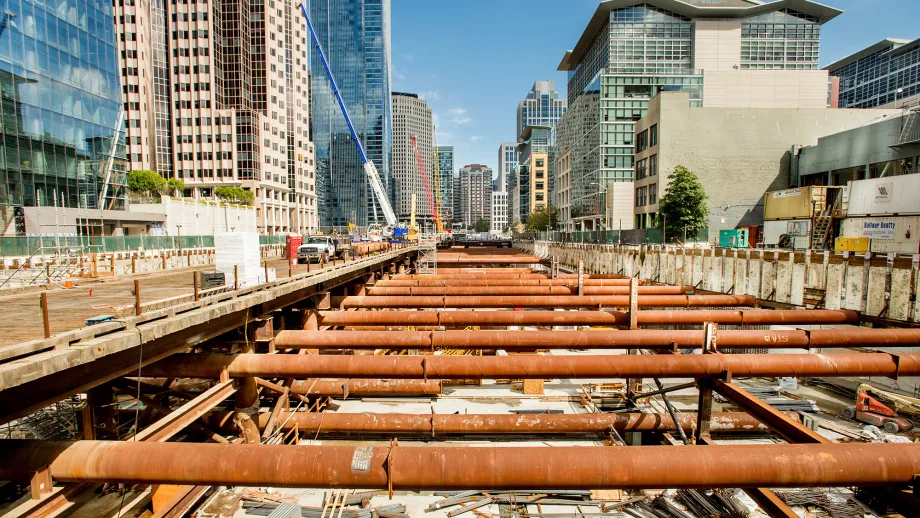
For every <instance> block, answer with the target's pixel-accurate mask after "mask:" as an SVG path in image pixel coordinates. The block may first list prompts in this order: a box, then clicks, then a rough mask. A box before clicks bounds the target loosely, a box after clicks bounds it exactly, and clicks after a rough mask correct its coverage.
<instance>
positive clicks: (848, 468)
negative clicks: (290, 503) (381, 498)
mask: <svg viewBox="0 0 920 518" xmlns="http://www.w3.org/2000/svg"><path fill="white" fill-rule="evenodd" d="M0 456H2V458H3V459H4V462H3V464H2V465H0V479H3V480H23V479H25V480H28V479H29V478H30V477H31V476H32V475H33V474H34V473H35V472H37V471H39V470H42V469H44V468H45V467H47V468H48V471H49V474H50V475H51V477H52V478H53V479H55V480H59V481H61V482H124V483H130V484H183V485H228V486H274V487H315V488H354V487H361V488H367V489H386V488H392V489H394V490H448V489H478V490H489V489H580V488H585V487H590V488H597V489H601V488H622V489H634V488H635V489H639V488H716V487H811V486H816V487H825V486H872V485H889V486H890V485H896V484H909V483H911V482H912V481H913V480H914V477H915V475H916V474H917V473H920V446H918V445H915V444H753V445H750V444H748V445H730V446H726V445H719V446H706V447H705V448H702V447H700V448H693V447H685V448H674V447H671V446H631V447H629V448H608V447H600V446H598V447H583V446H568V447H567V446H558V447H552V448H548V447H533V446H530V447H526V446H525V447H520V446H517V447H514V446H510V447H509V446H503V447H476V446H437V447H434V446H432V447H429V446H393V447H368V446H362V447H354V446H286V445H267V444H200V443H199V444H196V443H181V442H165V443H148V442H131V441H74V442H57V441H35V440H21V439H8V440H4V441H0ZM362 459H363V460H364V461H363V462H362ZM362 464H363V465H364V466H366V468H364V467H363V466H362ZM677 466H688V467H692V469H675V467H677Z"/></svg>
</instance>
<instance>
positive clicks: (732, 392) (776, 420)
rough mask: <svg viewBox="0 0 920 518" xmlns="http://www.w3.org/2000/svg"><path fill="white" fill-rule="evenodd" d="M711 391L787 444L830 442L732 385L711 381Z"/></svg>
mask: <svg viewBox="0 0 920 518" xmlns="http://www.w3.org/2000/svg"><path fill="white" fill-rule="evenodd" d="M712 389H713V390H715V391H716V392H718V393H719V394H722V396H724V397H725V398H726V399H728V400H729V401H731V402H732V403H734V404H736V405H738V406H740V407H741V408H742V409H743V410H744V411H745V412H747V413H749V414H751V415H752V416H754V417H755V418H757V420H759V421H760V422H762V423H764V424H766V425H767V426H769V427H770V428H772V429H773V430H774V431H775V432H776V433H777V434H778V435H779V436H780V437H782V438H783V439H785V440H786V441H788V442H791V443H806V444H807V443H814V444H829V443H830V442H831V441H829V440H828V439H826V438H824V437H823V436H822V435H821V434H819V433H818V432H816V431H814V430H811V429H809V428H806V427H805V426H804V425H803V424H802V423H800V422H798V421H796V420H794V419H792V418H790V417H789V415H787V414H785V413H783V412H780V411H779V410H777V409H776V408H774V407H772V406H770V405H768V404H767V403H765V402H764V401H762V400H761V399H760V398H757V397H754V396H753V395H751V393H750V392H748V391H746V390H744V389H743V388H741V387H739V386H738V385H736V384H734V383H726V382H724V381H722V380H720V379H713V380H712Z"/></svg>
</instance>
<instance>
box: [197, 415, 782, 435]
mask: <svg viewBox="0 0 920 518" xmlns="http://www.w3.org/2000/svg"><path fill="white" fill-rule="evenodd" d="M265 415H266V414H263V415H262V416H260V421H265V420H266V419H267V418H266V417H265ZM678 419H679V422H680V424H681V427H682V428H683V429H684V430H688V431H689V430H692V429H693V428H694V426H695V424H696V415H695V414H687V413H685V414H681V415H680V416H679V418H678ZM209 420H210V421H214V420H217V422H222V421H224V420H225V416H224V415H223V414H220V415H212V416H210V417H209ZM279 421H281V422H286V423H287V424H286V427H288V428H290V427H293V426H294V425H296V426H297V428H298V429H299V430H300V431H301V432H304V433H311V434H313V433H319V432H322V433H365V434H367V433H375V434H404V433H424V434H431V435H436V434H465V435H474V434H484V435H490V434H522V435H526V434H573V433H606V432H607V431H608V430H609V429H610V427H611V426H612V427H614V428H615V429H616V430H617V431H618V432H660V431H670V430H676V429H677V427H676V426H675V425H674V420H673V419H672V418H671V416H669V415H668V414H650V413H640V412H634V413H621V414H542V415H532V414H523V415H517V414H430V415H426V414H370V413H353V414H346V413H340V412H325V413H322V414H319V413H315V412H282V413H281V414H280V416H279ZM711 430H712V431H714V432H717V433H733V432H735V433H739V432H740V433H751V432H769V431H770V428H769V427H767V426H766V425H764V424H763V423H761V422H760V421H758V420H757V419H755V418H753V417H751V416H750V415H748V414H746V413H744V412H715V413H713V415H712V422H711Z"/></svg>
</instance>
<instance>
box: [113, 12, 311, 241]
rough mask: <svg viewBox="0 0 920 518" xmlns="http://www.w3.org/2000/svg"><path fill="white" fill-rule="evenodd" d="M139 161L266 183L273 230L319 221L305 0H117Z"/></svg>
mask: <svg viewBox="0 0 920 518" xmlns="http://www.w3.org/2000/svg"><path fill="white" fill-rule="evenodd" d="M115 20H116V28H117V32H118V35H119V43H118V47H119V51H120V56H121V61H120V64H121V76H122V83H123V90H124V93H125V100H124V108H125V121H126V123H127V124H126V127H127V144H128V159H129V162H130V168H131V169H132V170H136V169H152V170H155V171H158V172H159V173H160V174H161V175H162V176H164V177H166V178H179V179H181V180H182V181H183V182H184V183H185V185H186V195H188V196H191V197H194V198H205V199H208V198H214V197H215V196H216V189H217V188H219V187H230V186H232V187H242V188H244V189H247V190H250V191H253V193H254V194H255V207H256V215H257V216H256V218H257V225H258V228H259V230H260V231H261V232H263V233H266V234H276V233H284V232H289V231H298V232H312V231H314V230H316V229H317V206H316V192H315V173H314V167H315V166H314V158H313V145H312V143H311V142H310V135H309V132H308V129H307V126H308V122H309V119H310V115H309V96H310V89H309V81H308V78H309V74H308V73H307V67H306V65H307V56H306V50H307V41H306V37H307V35H306V31H307V29H306V25H305V24H304V22H303V20H302V17H301V15H300V13H299V11H298V10H297V8H296V7H295V6H294V5H293V4H289V3H284V2H276V1H275V0H258V1H256V2H240V1H238V0H231V1H228V2H220V3H219V4H213V5H211V4H206V3H183V2H171V3H168V2H166V1H165V0H152V1H151V2H150V3H146V2H135V1H133V0H119V1H117V2H115Z"/></svg>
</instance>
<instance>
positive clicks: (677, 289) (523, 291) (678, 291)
mask: <svg viewBox="0 0 920 518" xmlns="http://www.w3.org/2000/svg"><path fill="white" fill-rule="evenodd" d="M638 289H639V295H683V294H687V293H693V292H694V291H695V290H694V289H693V286H639V288H638ZM583 291H584V294H585V295H629V286H585V287H584V289H583ZM367 294H368V296H371V297H381V296H417V295H421V296H426V295H578V288H577V287H573V288H570V287H568V286H441V287H436V286H432V287H420V288H406V287H380V288H378V287H376V285H375V287H374V288H371V289H369V290H368V292H367Z"/></svg>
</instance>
